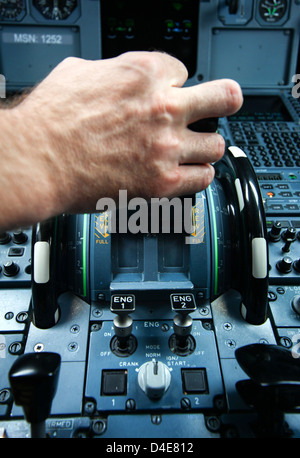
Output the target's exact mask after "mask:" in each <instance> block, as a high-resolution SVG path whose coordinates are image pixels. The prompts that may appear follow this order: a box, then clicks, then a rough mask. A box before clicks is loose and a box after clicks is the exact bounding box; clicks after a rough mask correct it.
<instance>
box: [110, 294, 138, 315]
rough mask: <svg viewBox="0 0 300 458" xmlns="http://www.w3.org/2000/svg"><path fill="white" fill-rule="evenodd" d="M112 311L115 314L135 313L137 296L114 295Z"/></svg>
mask: <svg viewBox="0 0 300 458" xmlns="http://www.w3.org/2000/svg"><path fill="white" fill-rule="evenodd" d="M110 310H111V311H112V312H114V313H117V314H119V313H123V312H124V313H131V312H134V311H135V296H134V295H133V294H113V295H112V297H111V302H110Z"/></svg>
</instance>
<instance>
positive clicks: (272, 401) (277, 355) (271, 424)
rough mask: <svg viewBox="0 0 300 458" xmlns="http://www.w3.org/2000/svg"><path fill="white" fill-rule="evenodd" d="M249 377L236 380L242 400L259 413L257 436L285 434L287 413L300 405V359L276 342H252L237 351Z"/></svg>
mask: <svg viewBox="0 0 300 458" xmlns="http://www.w3.org/2000/svg"><path fill="white" fill-rule="evenodd" d="M235 355H236V359H237V361H238V363H239V365H240V366H241V368H242V369H243V370H244V371H245V373H246V374H247V375H248V377H250V379H249V380H241V381H239V382H237V384H236V388H237V391H238V392H239V394H240V395H241V397H242V399H243V400H244V401H245V402H246V404H248V405H249V406H251V407H254V408H255V410H256V411H257V413H258V422H257V435H259V436H261V437H286V436H289V435H290V431H289V430H288V429H287V428H286V424H285V421H284V413H286V412H288V411H290V410H293V409H295V408H296V407H298V406H300V361H299V359H297V358H294V357H293V355H292V353H291V351H290V350H288V349H287V348H284V347H280V346H277V345H265V344H252V345H247V346H245V347H241V348H239V349H237V350H236V352H235Z"/></svg>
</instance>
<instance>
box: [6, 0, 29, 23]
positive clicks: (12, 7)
mask: <svg viewBox="0 0 300 458" xmlns="http://www.w3.org/2000/svg"><path fill="white" fill-rule="evenodd" d="M23 10H24V0H0V17H2V18H5V19H15V18H17V17H18V16H19V14H20V13H21V12H22V11H23Z"/></svg>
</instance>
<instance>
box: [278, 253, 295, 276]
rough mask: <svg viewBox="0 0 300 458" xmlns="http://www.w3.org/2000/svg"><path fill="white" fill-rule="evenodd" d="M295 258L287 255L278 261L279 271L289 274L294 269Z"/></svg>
mask: <svg viewBox="0 0 300 458" xmlns="http://www.w3.org/2000/svg"><path fill="white" fill-rule="evenodd" d="M292 265H293V260H292V259H291V258H290V257H289V256H285V257H284V258H283V259H281V261H278V262H277V264H276V267H277V269H278V270H279V272H281V273H283V274H288V273H289V272H291V270H292Z"/></svg>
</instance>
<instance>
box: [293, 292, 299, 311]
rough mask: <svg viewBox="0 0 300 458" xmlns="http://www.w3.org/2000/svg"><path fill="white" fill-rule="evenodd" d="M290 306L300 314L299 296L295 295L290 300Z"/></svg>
mask: <svg viewBox="0 0 300 458" xmlns="http://www.w3.org/2000/svg"><path fill="white" fill-rule="evenodd" d="M292 307H293V309H294V311H295V312H296V313H298V315H300V296H299V295H297V296H295V297H294V298H293V300H292Z"/></svg>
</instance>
